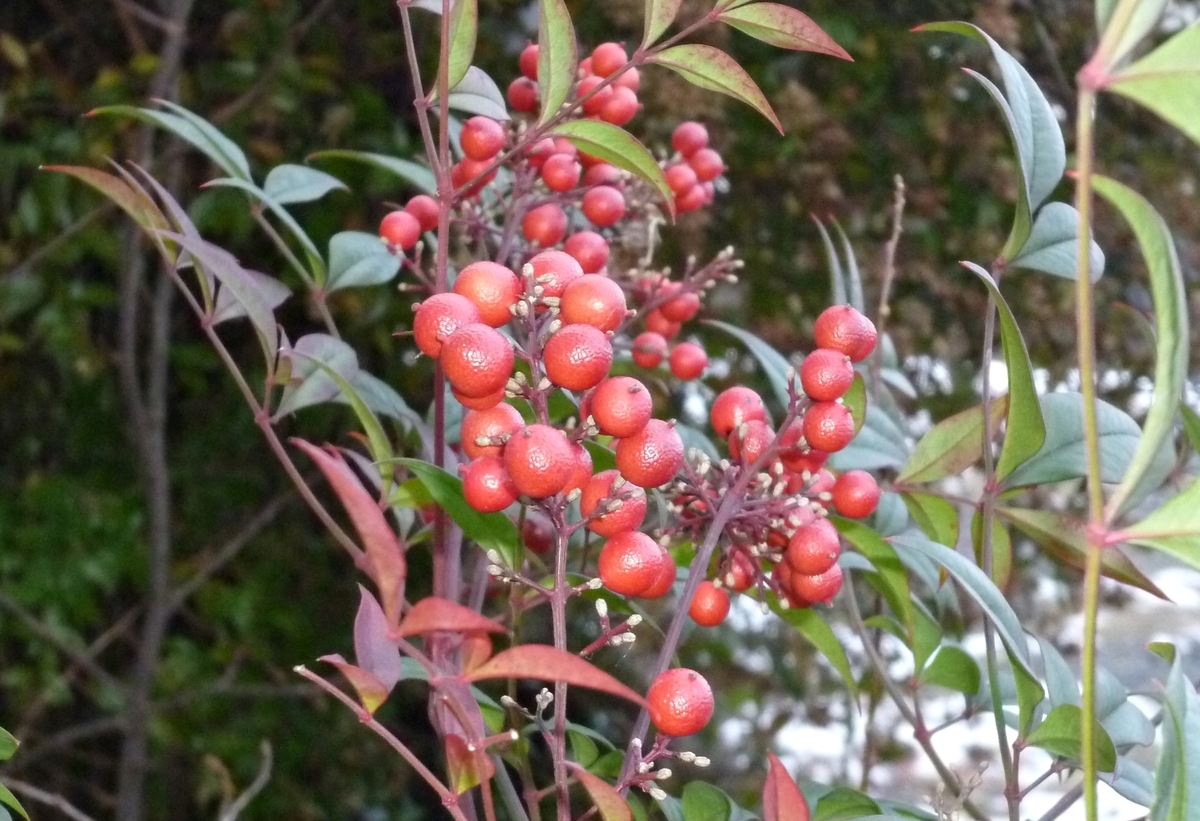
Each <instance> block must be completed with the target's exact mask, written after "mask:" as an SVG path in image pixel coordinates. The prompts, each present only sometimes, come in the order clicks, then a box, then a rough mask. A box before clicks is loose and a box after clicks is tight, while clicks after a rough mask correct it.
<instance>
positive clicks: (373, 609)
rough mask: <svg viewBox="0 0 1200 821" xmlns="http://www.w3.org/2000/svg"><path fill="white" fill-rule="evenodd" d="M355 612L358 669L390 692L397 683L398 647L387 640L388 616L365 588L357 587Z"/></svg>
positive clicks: (398, 676) (355, 654)
mask: <svg viewBox="0 0 1200 821" xmlns="http://www.w3.org/2000/svg"><path fill="white" fill-rule="evenodd" d="M358 592H359V603H358V613H357V615H355V617H354V658H355V660H356V661H357V662H358V666H359V667H361V668H363V669H364V670H366V671H367V672H368V673H370V674H371V675H373V676H375V678H377V679H379V681H380V683H381V684H383V686H384V687H386V688H388V690H391V689H392V688H393V687H395V686H396V682H397V681H399V680H400V675H401V673H400V670H401V666H400V648H399V647H397V646H396V645H395V644H394V643H392V640H391V639H389V638H388V623H387V617H386V616H385V615H384V614H383V608H381V607H380V606H379V602H377V601H375V597H374V596H372V595H371V594H370V593H369V592H368V591H367V588H365V587H363V586H362V585H361V584H360V585H359V586H358Z"/></svg>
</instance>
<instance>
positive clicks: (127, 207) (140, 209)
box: [42, 165, 171, 235]
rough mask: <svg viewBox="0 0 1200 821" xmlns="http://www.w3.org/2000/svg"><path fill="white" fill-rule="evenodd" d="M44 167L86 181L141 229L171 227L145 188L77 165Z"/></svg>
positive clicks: (152, 230) (151, 230)
mask: <svg viewBox="0 0 1200 821" xmlns="http://www.w3.org/2000/svg"><path fill="white" fill-rule="evenodd" d="M42 169H43V170H45V171H54V172H57V173H59V174H67V175H69V176H72V177H74V178H75V179H77V180H80V181H82V182H85V183H87V184H88V185H89V186H91V187H92V188H94V189H96V190H97V191H99V192H100V193H101V194H103V195H104V196H105V197H107V198H108V199H110V200H111V201H112V202H113V204H114V205H116V206H117V207H118V208H120V209H121V210H122V211H124V212H125V213H126V214H128V215H129V216H130V217H132V218H133V221H134V222H136V223H137V224H138V225H139V226H140V227H141V228H143V229H145V230H146V231H149V232H151V235H153V232H154V231H157V230H166V229H168V228H170V227H171V226H170V224H169V223H168V222H167V218H166V216H165V215H164V214H163V212H162V209H160V208H159V207H158V205H157V203H155V202H154V200H153V199H151V198H150V196H149V195H148V194H147V193H146V192H145V191H143V190H142V189H141V188H140V187H138V186H135V185H132V184H130V183H128V182H126V181H125V180H123V179H121V178H120V177H115V176H113V175H112V174H109V173H106V172H104V171H100V170H98V169H95V168H87V167H85V166H78V165H44V166H42Z"/></svg>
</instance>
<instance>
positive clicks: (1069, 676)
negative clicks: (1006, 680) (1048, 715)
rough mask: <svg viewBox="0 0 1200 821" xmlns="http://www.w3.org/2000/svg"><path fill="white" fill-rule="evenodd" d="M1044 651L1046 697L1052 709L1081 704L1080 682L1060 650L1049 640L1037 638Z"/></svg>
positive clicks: (1043, 665) (1043, 669)
mask: <svg viewBox="0 0 1200 821" xmlns="http://www.w3.org/2000/svg"><path fill="white" fill-rule="evenodd" d="M1036 639H1037V643H1038V647H1039V648H1041V651H1042V672H1043V673H1044V674H1045V675H1044V678H1045V680H1046V695H1047V697H1048V698H1049V699H1050V706H1051V708H1054V707H1057V706H1059V705H1060V704H1075V705H1078V704H1079V681H1078V680H1077V679H1076V678H1075V673H1074V672H1072V670H1071V667H1070V665H1068V664H1067V660H1066V659H1064V658H1063V657H1062V653H1060V652H1058V648H1057V647H1055V646H1054V645H1053V644H1051V643H1050V642H1049V641H1048V640H1047V639H1044V638H1042V637H1041V636H1037V637H1036Z"/></svg>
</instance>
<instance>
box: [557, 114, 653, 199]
mask: <svg viewBox="0 0 1200 821" xmlns="http://www.w3.org/2000/svg"><path fill="white" fill-rule="evenodd" d="M547 134H548V135H550V136H557V137H566V138H567V139H568V140H569V141H570V142H571V144H572V145H574V146H575V147H576V148H578V149H579V150H580V151H583V152H585V153H587V154H591V155H592V156H594V157H599V158H600V159H601V160H604V162H607V163H611V164H613V165H615V166H617V167H618V168H623V169H625V170H626V171H628V172H630V173H631V174H635V175H637V176H638V177H641V178H642V179H643V180H645V181H646V182H648V183H650V184H651V185H653V186H654V189H655V190H656V191H658V193H659V194H660V195H661V196H662V198H663V201H664V203H665V204H666V206H667V208H668V209H669V210H670V211H671V212H672V213H674V210H675V199H674V195H673V194H672V193H671V187H670V186H669V185H667V178H666V177H665V176H663V171H662V168H660V167H659V165H658V162H657V161H656V160H655V159H654V157H653V156H652V155H651V154H650V152H649V151H647V150H646V147H645V146H644V145H642V144H641V143H640V142H638V141H637V138H635V137H634V136H633V135H632V134H630V133H629V132H628V131H625V130H624V129H622V128H618V127H617V126H615V125H612V124H610V123H606V122H603V121H601V120H568V121H567V122H564V123H559V124H558V125H556V126H555V127H554V128H552V129H550V130H549V131H548V132H547Z"/></svg>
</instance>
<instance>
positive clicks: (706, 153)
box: [688, 148, 725, 182]
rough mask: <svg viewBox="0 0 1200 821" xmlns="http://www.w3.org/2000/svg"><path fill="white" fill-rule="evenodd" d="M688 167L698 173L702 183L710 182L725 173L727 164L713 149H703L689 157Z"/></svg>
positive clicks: (697, 177) (697, 176) (697, 175)
mask: <svg viewBox="0 0 1200 821" xmlns="http://www.w3.org/2000/svg"><path fill="white" fill-rule="evenodd" d="M688 165H689V166H691V168H692V170H693V171H694V172H696V179H697V180H699V181H700V182H710V181H711V180H715V179H716V178H717V177H719V176H721V175H722V174H724V173H725V162H724V160H722V159H721V155H720V154H718V153H717V152H716V151H713V150H712V149H711V148H701V149H700V150H699V151H697V152H696V153H695V154H692V155H691V156H690V157H688Z"/></svg>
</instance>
